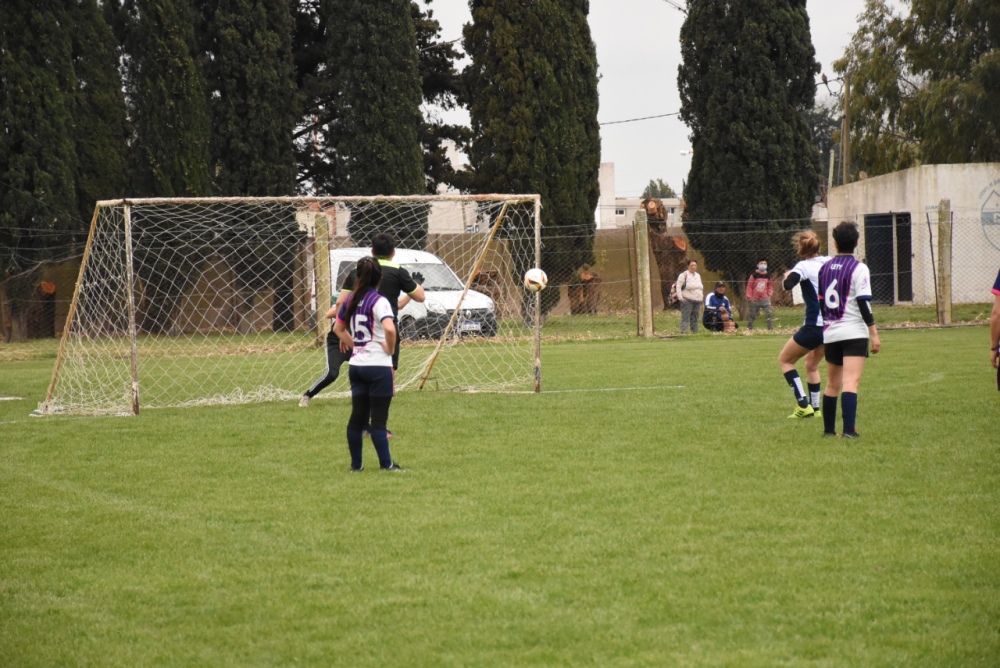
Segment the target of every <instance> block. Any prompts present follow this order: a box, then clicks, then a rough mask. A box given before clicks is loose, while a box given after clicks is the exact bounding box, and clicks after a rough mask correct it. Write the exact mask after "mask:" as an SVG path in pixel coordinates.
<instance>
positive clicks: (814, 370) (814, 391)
mask: <svg viewBox="0 0 1000 668" xmlns="http://www.w3.org/2000/svg"><path fill="white" fill-rule="evenodd" d="M823 352H824V349H823V346H822V345H820V346H819V347H818V348H814V349H813V350H810V351H809V353H808V354H807V355H806V385H807V387H808V389H809V403H811V404H812V407H813V410H816V411H820V397H821V396H822V388H821V387H820V377H819V363H820V361H821V360H822V359H823Z"/></svg>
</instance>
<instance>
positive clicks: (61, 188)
mask: <svg viewBox="0 0 1000 668" xmlns="http://www.w3.org/2000/svg"><path fill="white" fill-rule="evenodd" d="M68 26H69V16H68V15H67V14H66V12H65V6H64V4H63V2H62V0H6V1H5V2H3V3H0V71H2V72H3V76H0V124H2V125H0V128H2V131H0V184H2V188H0V279H2V278H3V277H4V275H5V274H6V273H7V271H8V270H14V271H16V270H23V269H25V268H27V267H28V266H30V265H31V264H33V263H35V262H37V261H38V260H40V259H43V258H44V257H45V256H46V255H47V254H48V253H49V252H50V247H52V246H54V245H56V244H58V243H59V241H58V240H57V237H54V236H53V235H52V234H51V232H53V231H65V230H72V229H78V228H79V227H81V222H80V219H79V217H78V215H77V210H76V190H75V187H74V183H73V175H74V173H75V171H76V169H77V157H76V150H75V148H74V145H73V140H72V120H71V115H70V108H71V102H70V100H68V98H67V94H68V93H70V92H71V91H72V90H73V88H74V87H75V82H74V77H73V68H72V60H71V44H70V38H69V30H68ZM46 232H48V233H49V234H45V233H46Z"/></svg>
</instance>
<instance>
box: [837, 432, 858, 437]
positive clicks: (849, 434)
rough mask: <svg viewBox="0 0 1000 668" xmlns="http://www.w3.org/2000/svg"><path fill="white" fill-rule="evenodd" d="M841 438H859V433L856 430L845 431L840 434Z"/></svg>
mask: <svg viewBox="0 0 1000 668" xmlns="http://www.w3.org/2000/svg"><path fill="white" fill-rule="evenodd" d="M840 437H841V438H861V434H859V433H858V432H856V431H845V432H844V433H843V434H841V435H840Z"/></svg>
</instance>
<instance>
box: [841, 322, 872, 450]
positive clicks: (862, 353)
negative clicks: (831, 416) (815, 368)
mask: <svg viewBox="0 0 1000 668" xmlns="http://www.w3.org/2000/svg"><path fill="white" fill-rule="evenodd" d="M867 355H868V340H867V339H857V340H855V341H850V342H849V345H848V346H845V349H844V378H843V383H842V387H841V394H840V405H841V408H842V410H843V412H844V431H843V434H844V437H845V438H850V437H851V436H852V435H856V434H857V429H856V424H857V417H858V386H859V385H860V384H861V373H862V371H864V368H865V359H866V357H867Z"/></svg>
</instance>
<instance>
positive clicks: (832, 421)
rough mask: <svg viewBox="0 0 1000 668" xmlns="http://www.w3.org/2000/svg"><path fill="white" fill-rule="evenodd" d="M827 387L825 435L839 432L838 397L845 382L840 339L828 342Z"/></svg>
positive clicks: (824, 421) (824, 406)
mask: <svg viewBox="0 0 1000 668" xmlns="http://www.w3.org/2000/svg"><path fill="white" fill-rule="evenodd" d="M825 357H826V389H824V390H823V435H824V436H832V435H836V433H837V397H838V396H839V395H840V390H841V388H842V387H843V384H844V352H843V346H842V345H841V343H840V342H839V341H838V342H836V343H828V344H826V354H825Z"/></svg>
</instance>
